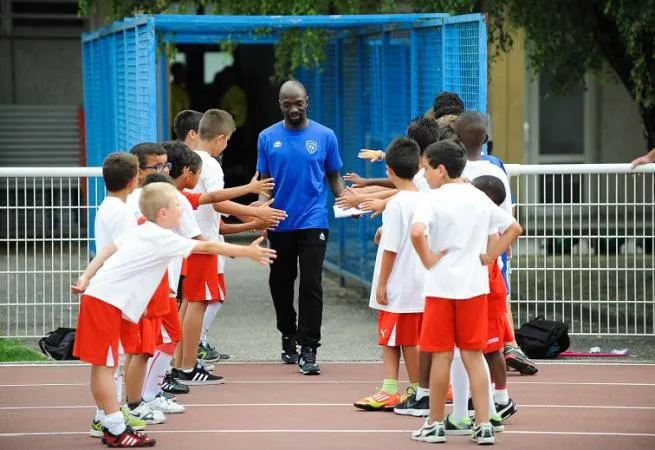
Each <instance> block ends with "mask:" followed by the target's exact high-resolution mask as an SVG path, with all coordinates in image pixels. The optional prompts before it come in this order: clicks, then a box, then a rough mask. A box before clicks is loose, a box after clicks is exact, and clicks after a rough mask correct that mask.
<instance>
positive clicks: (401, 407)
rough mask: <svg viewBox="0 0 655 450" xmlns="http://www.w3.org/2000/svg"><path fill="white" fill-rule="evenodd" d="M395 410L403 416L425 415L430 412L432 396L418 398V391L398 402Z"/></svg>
mask: <svg viewBox="0 0 655 450" xmlns="http://www.w3.org/2000/svg"><path fill="white" fill-rule="evenodd" d="M393 412H395V413H396V414H400V415H401V416H414V417H425V416H427V415H428V414H430V396H429V395H424V396H423V397H421V399H420V400H416V393H414V394H412V395H410V396H409V397H407V399H406V400H405V401H403V402H400V403H398V404H397V405H396V406H395V407H394V408H393Z"/></svg>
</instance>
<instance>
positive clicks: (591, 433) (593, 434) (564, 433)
mask: <svg viewBox="0 0 655 450" xmlns="http://www.w3.org/2000/svg"><path fill="white" fill-rule="evenodd" d="M412 431H414V430H306V429H298V430H161V431H157V430H152V431H151V430H148V434H191V433H192V434H198V433H203V434H255V433H271V434H274V433H318V434H364V433H375V434H379V433H411V432H412ZM88 434H89V433H88V431H59V432H36V433H0V437H36V436H85V435H88ZM503 434H504V435H505V434H519V435H520V434H530V435H557V436H589V437H599V436H607V437H611V436H617V437H655V433H613V432H594V431H532V430H508V431H505V432H503Z"/></svg>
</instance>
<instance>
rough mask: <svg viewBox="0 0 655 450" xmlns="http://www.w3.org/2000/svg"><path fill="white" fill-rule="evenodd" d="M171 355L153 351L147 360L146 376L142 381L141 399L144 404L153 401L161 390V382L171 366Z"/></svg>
mask: <svg viewBox="0 0 655 450" xmlns="http://www.w3.org/2000/svg"><path fill="white" fill-rule="evenodd" d="M172 359H173V355H169V354H167V353H164V352H162V351H161V350H155V354H154V355H153V356H152V357H151V358H149V359H148V365H147V366H146V376H145V379H144V380H143V391H142V392H141V397H142V398H143V401H144V402H150V401H152V400H154V399H155V397H156V396H157V394H159V391H160V389H161V382H162V380H163V379H164V376H165V375H166V370H168V368H169V367H170V366H171V361H172Z"/></svg>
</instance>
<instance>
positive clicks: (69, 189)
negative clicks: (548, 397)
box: [0, 164, 655, 337]
mask: <svg viewBox="0 0 655 450" xmlns="http://www.w3.org/2000/svg"><path fill="white" fill-rule="evenodd" d="M507 168H508V171H509V173H510V174H511V176H512V182H513V186H514V196H515V198H516V204H517V217H518V218H519V220H520V222H521V224H522V225H523V227H524V229H525V233H524V235H523V236H521V238H520V239H519V241H518V243H517V245H516V246H515V247H514V250H513V258H512V261H511V264H510V279H511V284H512V293H511V298H512V308H513V311H514V314H515V322H516V323H517V324H521V323H524V322H526V321H527V320H529V319H530V318H532V317H534V316H537V315H544V316H546V317H548V318H555V319H557V320H563V321H565V322H567V323H568V324H569V326H570V331H571V333H572V334H613V335H648V336H655V326H654V322H655V318H654V315H655V312H654V308H653V304H654V300H653V299H654V298H655V276H654V275H655V255H654V252H655V195H654V192H655V175H653V174H654V173H655V165H651V166H644V167H642V168H639V169H638V170H636V171H632V170H630V168H629V166H628V165H627V164H613V165H610V164H589V165H577V164H576V165H541V166H522V165H521V166H519V165H508V166H507ZM100 175H101V171H100V169H99V168H0V248H2V253H0V336H5V337H40V336H43V335H44V334H45V333H46V332H48V331H51V330H53V329H55V328H57V327H59V326H75V320H76V317H77V302H78V298H77V297H76V296H73V295H71V294H70V290H69V286H70V284H71V283H72V282H73V281H74V280H75V278H76V277H77V276H78V274H79V273H80V271H81V270H83V269H84V267H85V266H86V264H87V262H88V260H89V258H90V245H91V244H92V239H90V238H89V234H88V230H89V225H90V224H91V226H92V224H93V222H92V218H93V213H94V211H95V209H96V208H97V203H98V201H99V199H100V198H101V197H102V195H103V193H104V187H103V183H102V179H101V177H100Z"/></svg>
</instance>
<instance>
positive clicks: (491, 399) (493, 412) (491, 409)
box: [484, 362, 496, 417]
mask: <svg viewBox="0 0 655 450" xmlns="http://www.w3.org/2000/svg"><path fill="white" fill-rule="evenodd" d="M484 371H485V373H486V374H487V383H489V389H488V391H489V395H488V396H487V399H488V401H489V417H491V416H494V415H496V402H495V401H494V389H493V387H492V385H491V373H490V372H489V365H488V364H487V363H486V362H485V364H484Z"/></svg>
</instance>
